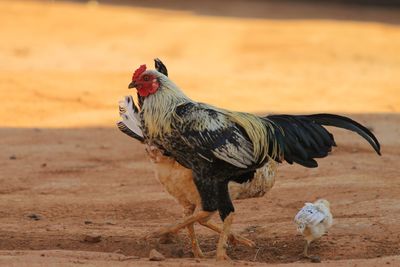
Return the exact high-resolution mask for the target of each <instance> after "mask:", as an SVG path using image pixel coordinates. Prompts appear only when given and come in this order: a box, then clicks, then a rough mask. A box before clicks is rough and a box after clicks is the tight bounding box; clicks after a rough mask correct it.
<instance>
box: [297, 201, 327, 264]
mask: <svg viewBox="0 0 400 267" xmlns="http://www.w3.org/2000/svg"><path fill="white" fill-rule="evenodd" d="M329 206H330V204H329V201H328V200H326V199H318V200H317V201H315V202H314V203H305V206H304V207H303V208H302V209H301V210H300V211H299V212H298V213H297V214H296V216H295V217H294V222H295V223H296V224H297V231H298V232H300V233H301V234H302V235H303V236H304V238H305V240H306V241H307V242H306V244H305V247H304V252H303V254H304V256H305V257H307V258H309V256H308V246H309V245H310V243H311V242H312V241H314V240H315V239H317V238H320V237H321V236H323V235H324V234H325V233H326V232H327V231H328V229H329V228H330V227H331V226H332V224H333V217H332V214H331V212H330V209H329Z"/></svg>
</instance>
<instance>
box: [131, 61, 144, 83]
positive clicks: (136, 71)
mask: <svg viewBox="0 0 400 267" xmlns="http://www.w3.org/2000/svg"><path fill="white" fill-rule="evenodd" d="M145 71H146V65H145V64H144V65H140V67H139V68H138V69H137V70H135V72H134V73H133V76H132V81H135V80H136V79H137V78H139V76H140V74H142V73H143V72H145Z"/></svg>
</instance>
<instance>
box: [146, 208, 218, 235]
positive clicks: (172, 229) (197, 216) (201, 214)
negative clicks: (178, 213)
mask: <svg viewBox="0 0 400 267" xmlns="http://www.w3.org/2000/svg"><path fill="white" fill-rule="evenodd" d="M213 213H214V212H209V211H198V212H196V213H194V214H192V215H190V216H188V217H186V218H184V219H183V220H182V221H181V222H178V223H177V224H175V225H172V226H169V227H165V228H162V229H160V230H158V231H157V232H154V233H152V234H150V237H158V236H161V235H164V234H167V233H177V232H178V231H179V230H180V229H182V228H184V227H187V226H188V225H190V224H193V223H195V222H198V221H199V220H204V219H205V218H207V217H209V216H211V215H212V214H213Z"/></svg>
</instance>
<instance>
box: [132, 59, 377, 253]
mask: <svg viewBox="0 0 400 267" xmlns="http://www.w3.org/2000/svg"><path fill="white" fill-rule="evenodd" d="M129 88H136V89H137V92H138V94H139V97H140V98H141V99H142V105H141V110H140V119H141V127H140V128H141V129H142V131H143V137H144V139H145V142H146V143H148V144H150V145H154V146H156V147H158V148H160V149H162V150H163V151H165V152H166V153H167V154H168V155H170V156H171V157H172V158H173V159H175V160H176V161H177V162H178V163H180V164H181V165H183V166H184V167H186V168H188V169H191V170H192V173H193V180H194V182H195V185H196V187H197V190H198V192H199V194H200V197H201V201H202V203H201V205H202V209H203V212H199V213H197V214H194V215H193V216H192V217H190V216H189V217H188V218H186V221H185V222H186V223H188V224H190V223H193V222H194V221H200V220H203V219H204V218H206V217H208V216H209V214H210V213H213V212H215V211H218V212H219V214H220V217H221V219H222V220H223V222H224V225H223V231H222V233H221V235H220V239H219V242H218V246H217V259H224V258H227V256H226V254H225V248H224V247H225V243H226V240H227V236H228V234H229V229H230V226H231V224H232V220H233V217H232V216H231V215H232V214H233V212H234V207H233V204H232V201H231V199H230V196H229V192H228V183H229V181H236V182H240V183H244V182H247V181H249V180H251V179H252V178H253V177H254V173H255V171H256V170H257V169H258V168H260V167H261V166H263V165H264V164H266V163H268V162H270V161H276V162H281V161H283V160H286V161H287V162H289V163H293V162H296V163H298V164H301V165H303V166H305V167H316V166H317V163H316V161H315V158H322V157H325V156H327V155H328V152H330V151H331V148H332V146H334V145H335V142H334V139H333V136H332V134H330V133H329V132H328V131H327V130H326V129H325V128H324V127H323V125H330V126H335V127H340V128H344V129H348V130H351V131H354V132H356V133H358V134H360V135H361V136H362V137H363V138H364V139H366V140H367V141H368V142H369V143H370V144H371V146H372V147H373V148H374V149H375V151H376V152H377V153H378V154H380V145H379V142H378V140H377V139H376V137H375V136H374V135H373V134H372V133H371V132H370V131H369V130H368V129H367V128H365V127H364V126H362V125H360V124H359V123H357V122H355V121H353V120H351V119H349V118H346V117H342V116H338V115H333V114H316V115H308V116H291V115H271V116H267V117H264V118H261V117H258V116H255V115H253V114H249V113H240V112H233V111H228V110H224V109H219V108H216V107H213V106H210V105H207V104H204V103H198V102H196V101H193V100H192V99H190V98H188V97H187V96H186V95H185V94H184V93H183V92H182V91H181V89H180V88H179V87H178V86H176V85H175V84H174V83H173V82H172V81H171V80H170V79H169V78H168V77H167V76H166V75H164V74H163V73H161V72H159V71H156V70H146V68H145V67H143V66H141V67H140V68H139V69H138V70H137V71H136V72H135V74H134V79H132V82H131V83H130V84H129ZM174 229H176V228H174Z"/></svg>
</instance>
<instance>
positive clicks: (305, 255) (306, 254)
mask: <svg viewBox="0 0 400 267" xmlns="http://www.w3.org/2000/svg"><path fill="white" fill-rule="evenodd" d="M310 242H311V241H309V240H306V243H305V245H304V251H303V255H304V257H306V258H308V257H309V256H308V247H309V246H310Z"/></svg>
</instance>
